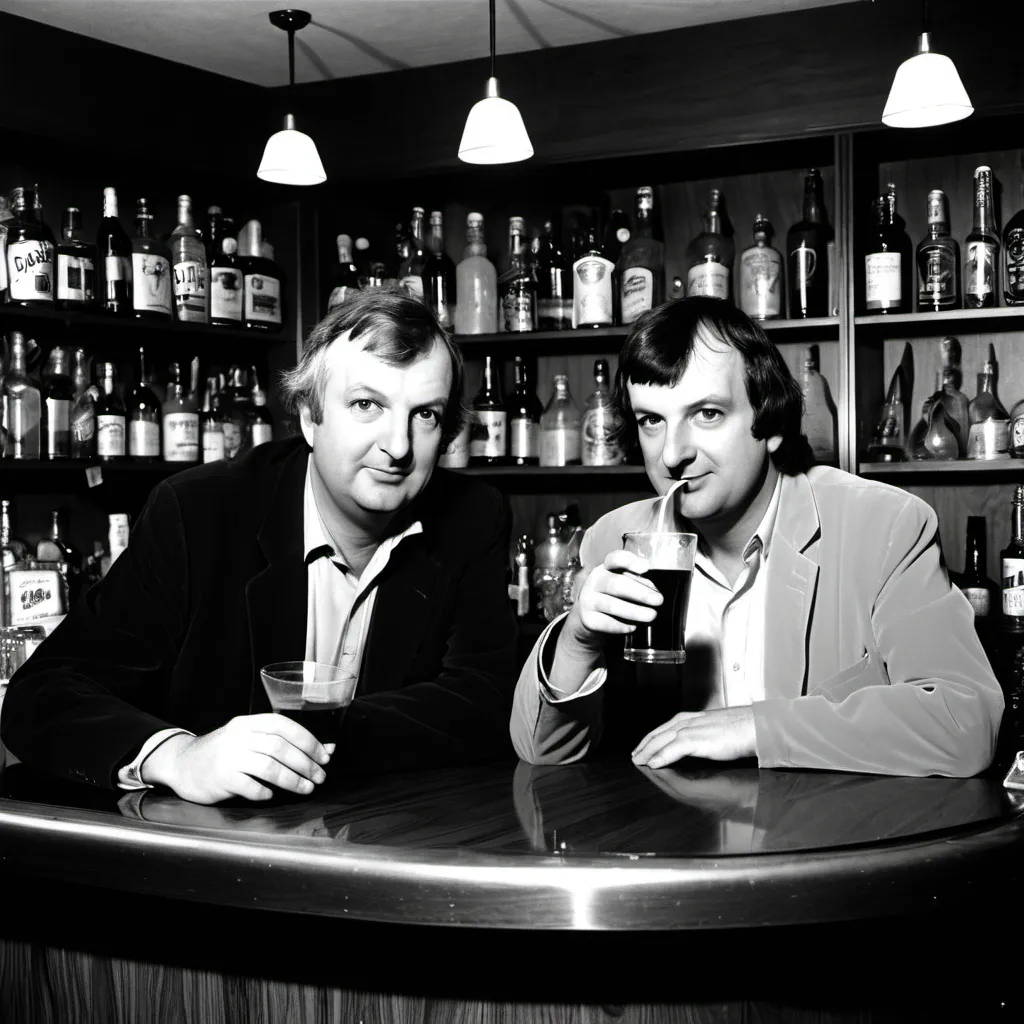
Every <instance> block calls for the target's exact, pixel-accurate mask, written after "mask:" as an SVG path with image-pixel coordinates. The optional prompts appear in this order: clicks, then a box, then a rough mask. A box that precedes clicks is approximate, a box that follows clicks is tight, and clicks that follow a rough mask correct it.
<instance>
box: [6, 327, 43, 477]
mask: <svg viewBox="0 0 1024 1024" xmlns="http://www.w3.org/2000/svg"><path fill="white" fill-rule="evenodd" d="M10 344H11V355H10V365H9V366H8V367H7V372H6V374H5V375H4V377H3V381H2V382H0V385H2V386H0V396H2V399H3V406H2V408H0V412H2V414H3V415H2V416H0V426H2V427H3V428H4V429H5V430H6V431H7V451H6V456H7V458H9V459H38V458H39V453H40V438H41V435H42V399H41V396H40V392H39V388H38V387H36V384H35V382H34V381H33V380H32V378H31V377H29V375H28V370H27V368H26V363H25V336H24V335H23V334H22V333H21V331H11V333H10Z"/></svg>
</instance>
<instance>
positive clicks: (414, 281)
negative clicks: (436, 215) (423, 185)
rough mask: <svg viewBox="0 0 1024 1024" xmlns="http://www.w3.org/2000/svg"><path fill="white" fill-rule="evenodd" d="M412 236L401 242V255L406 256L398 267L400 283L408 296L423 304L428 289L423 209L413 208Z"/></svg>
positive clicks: (420, 207) (402, 239)
mask: <svg viewBox="0 0 1024 1024" xmlns="http://www.w3.org/2000/svg"><path fill="white" fill-rule="evenodd" d="M410 228H411V234H410V236H409V237H408V238H405V237H404V236H403V237H402V238H401V239H400V241H399V253H401V252H403V251H405V252H406V255H405V256H404V257H403V258H402V260H401V262H400V263H399V265H398V283H399V284H400V285H401V287H402V290H403V291H404V292H406V294H408V295H411V296H412V297H413V298H414V299H419V300H420V301H421V302H423V301H424V300H425V299H426V295H427V293H426V288H425V287H424V281H423V268H424V267H425V266H426V263H427V252H426V246H425V245H424V243H423V207H422V206H414V207H413V208H412V221H411V224H410Z"/></svg>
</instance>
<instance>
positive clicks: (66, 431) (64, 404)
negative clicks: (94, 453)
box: [41, 345, 75, 459]
mask: <svg viewBox="0 0 1024 1024" xmlns="http://www.w3.org/2000/svg"><path fill="white" fill-rule="evenodd" d="M74 398H75V385H74V384H73V383H72V381H71V374H70V372H69V368H68V361H67V353H66V352H65V351H64V349H62V348H61V347H60V346H59V345H57V346H55V347H54V348H52V349H51V350H50V356H49V358H48V360H47V362H46V373H45V374H44V375H43V390H42V413H43V441H42V445H41V448H42V457H43V458H44V459H67V458H69V457H70V456H71V404H72V402H73V401H74Z"/></svg>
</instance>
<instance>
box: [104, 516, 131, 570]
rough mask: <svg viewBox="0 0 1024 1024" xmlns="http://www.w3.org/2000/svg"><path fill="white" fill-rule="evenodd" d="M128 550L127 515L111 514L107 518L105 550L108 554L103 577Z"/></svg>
mask: <svg viewBox="0 0 1024 1024" xmlns="http://www.w3.org/2000/svg"><path fill="white" fill-rule="evenodd" d="M127 549H128V513H127V512H111V513H110V514H109V515H108V516H107V550H108V551H109V552H110V556H109V559H110V560H109V561H108V562H107V566H106V570H105V572H104V575H106V573H107V572H109V571H110V567H111V566H112V565H113V564H114V562H116V561H117V560H118V558H120V557H121V555H123V554H124V553H125V551H126V550H127Z"/></svg>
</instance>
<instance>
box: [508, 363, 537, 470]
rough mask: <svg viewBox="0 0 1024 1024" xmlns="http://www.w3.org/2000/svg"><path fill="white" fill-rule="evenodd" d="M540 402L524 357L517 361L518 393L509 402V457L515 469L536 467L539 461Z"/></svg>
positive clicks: (516, 389) (516, 379)
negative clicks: (517, 467) (532, 385)
mask: <svg viewBox="0 0 1024 1024" xmlns="http://www.w3.org/2000/svg"><path fill="white" fill-rule="evenodd" d="M542 412H543V409H541V405H540V399H539V398H538V397H537V392H536V391H535V390H534V389H533V387H531V385H530V380H529V375H528V374H527V370H526V364H525V363H524V362H523V357H522V356H516V361H515V391H514V392H513V394H512V397H511V398H510V399H509V402H508V419H509V424H508V429H509V441H508V449H509V457H510V458H511V461H512V464H513V465H515V466H536V465H537V463H538V461H539V459H540V417H541V413H542Z"/></svg>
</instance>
